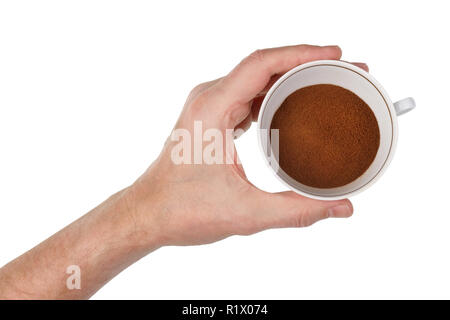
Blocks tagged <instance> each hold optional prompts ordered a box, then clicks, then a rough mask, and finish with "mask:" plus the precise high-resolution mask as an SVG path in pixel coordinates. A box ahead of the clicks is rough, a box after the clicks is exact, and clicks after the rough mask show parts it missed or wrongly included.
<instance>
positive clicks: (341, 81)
mask: <svg viewBox="0 0 450 320" xmlns="http://www.w3.org/2000/svg"><path fill="white" fill-rule="evenodd" d="M316 84H333V85H336V86H340V87H343V88H345V89H347V90H350V91H351V92H353V93H355V94H356V95H357V96H359V97H360V98H361V99H362V100H363V101H364V102H365V103H366V104H367V105H368V106H369V107H370V108H371V109H372V111H373V113H374V115H375V118H376V119H377V121H378V127H379V129H380V146H379V148H378V151H377V154H376V156H375V159H374V160H373V162H372V164H371V165H370V167H369V168H368V169H367V170H366V171H365V172H364V173H363V175H361V176H360V177H358V178H357V179H356V180H354V181H352V182H350V183H348V184H346V185H344V186H341V187H336V188H329V189H323V188H315V187H310V186H307V185H304V184H301V183H299V182H298V181H296V180H294V179H293V178H291V177H290V176H289V175H288V174H286V173H285V172H284V171H283V170H282V169H281V168H280V167H279V165H278V145H277V143H278V142H277V141H276V140H277V139H272V140H273V141H271V139H270V125H271V123H272V118H273V116H274V114H275V112H276V111H277V109H278V108H279V107H280V106H281V104H282V103H283V101H284V100H285V99H286V98H287V97H288V96H289V95H290V94H291V93H293V92H294V91H296V90H298V89H300V88H304V87H308V86H312V85H316ZM414 107H415V102H414V100H413V99H412V98H406V99H403V100H400V101H398V102H396V103H392V102H391V99H390V98H389V96H388V95H387V93H386V91H385V90H384V89H383V87H382V86H381V85H380V84H379V83H378V81H376V80H375V78H374V77H373V76H372V75H370V74H369V73H367V72H365V71H364V70H362V69H360V68H358V67H356V66H354V65H352V64H350V63H348V62H344V61H336V60H319V61H313V62H309V63H305V64H302V65H300V66H298V67H296V68H294V69H292V70H290V71H288V72H287V73H286V74H284V75H283V76H282V77H281V78H280V79H279V80H278V81H277V82H276V83H275V84H274V85H273V86H272V87H271V88H270V90H269V92H268V93H267V94H266V97H265V99H264V101H263V103H262V105H261V110H260V113H259V118H258V130H257V131H258V140H259V145H260V148H261V151H262V152H263V155H264V158H265V159H266V162H267V164H268V165H269V166H270V167H271V168H272V169H273V171H274V172H275V175H276V176H277V177H278V179H279V180H280V181H281V182H283V183H284V184H285V185H286V186H287V187H289V188H290V189H292V190H293V191H295V192H297V193H299V194H302V195H305V196H308V197H310V198H315V199H322V200H336V199H343V198H347V197H350V196H353V195H355V194H357V193H359V192H361V191H363V190H365V189H367V188H368V187H369V186H370V185H372V184H373V183H374V182H375V181H376V180H377V179H378V178H379V177H380V176H381V175H382V174H383V173H384V171H385V170H386V168H387V167H388V165H389V163H390V162H391V160H392V157H393V155H394V151H395V147H396V143H397V137H398V125H397V115H401V114H404V113H406V112H408V111H410V110H412V109H413V108H414Z"/></svg>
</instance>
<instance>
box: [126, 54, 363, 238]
mask: <svg viewBox="0 0 450 320" xmlns="http://www.w3.org/2000/svg"><path fill="white" fill-rule="evenodd" d="M340 57H341V50H340V48H339V47H337V46H326V47H319V46H309V45H298V46H290V47H282V48H273V49H264V50H258V51H255V52H254V53H252V54H251V55H249V56H248V57H246V58H245V59H244V60H243V61H242V62H241V63H240V64H239V65H238V66H236V67H235V68H234V69H233V70H232V71H231V72H230V73H229V74H228V75H227V76H225V77H223V78H220V79H217V80H214V81H210V82H206V83H202V84H200V85H198V86H197V87H195V88H194V89H193V90H192V92H191V93H190V95H189V97H188V99H187V101H186V104H185V106H184V108H183V111H182V112H181V115H180V117H179V119H178V122H177V123H176V125H175V129H174V132H175V131H176V130H179V129H184V130H185V131H184V132H186V133H189V134H190V136H191V137H193V139H195V132H194V131H195V128H194V127H195V126H194V122H195V121H201V126H202V129H203V132H205V131H206V130H208V129H216V130H218V131H219V132H221V133H222V136H223V137H226V136H227V130H228V133H229V132H230V129H233V130H236V129H241V130H246V129H248V128H249V127H250V125H251V122H252V121H253V120H256V118H257V115H258V112H259V108H260V105H261V102H262V100H263V99H264V94H265V92H266V91H267V90H268V88H270V86H271V85H272V84H273V82H274V81H276V80H277V79H278V78H279V77H280V76H281V75H282V74H283V73H285V72H286V71H288V70H289V69H291V68H293V67H295V66H297V65H300V64H302V63H305V62H309V61H313V60H322V59H330V60H337V59H340ZM355 64H356V65H358V66H360V67H361V68H363V69H366V70H367V66H366V65H365V64H358V63H355ZM203 132H202V133H201V134H203ZM200 137H201V136H200ZM200 139H201V138H200ZM177 144H178V142H177V141H173V139H168V141H167V142H166V144H165V146H164V148H163V150H162V152H161V155H160V156H159V158H158V159H157V160H156V161H155V162H154V163H153V164H152V165H151V166H150V168H149V169H148V170H147V171H146V172H145V173H144V174H143V175H142V176H141V177H140V178H139V179H138V180H137V181H136V182H135V183H134V184H133V185H132V186H131V187H130V188H128V190H127V194H128V196H127V197H128V198H129V199H131V200H129V201H128V202H129V203H131V207H132V208H133V217H134V219H135V226H136V229H135V231H136V232H137V234H139V235H141V238H142V240H143V241H144V242H145V241H146V240H145V239H147V238H148V237H149V235H150V234H152V237H151V238H153V239H154V238H155V235H157V238H158V239H159V242H160V243H159V244H160V245H193V244H204V243H210V242H214V241H218V240H221V239H223V238H226V237H228V236H231V235H250V234H253V233H256V232H259V231H262V230H265V229H269V228H281V227H305V226H309V225H311V224H313V223H315V222H317V221H319V220H322V219H326V218H329V217H336V218H340V217H349V216H351V215H352V212H353V207H352V204H351V203H350V201H349V200H339V201H320V200H314V199H310V198H307V197H303V196H300V195H298V194H296V193H294V192H292V191H287V192H280V193H268V192H265V191H262V190H260V189H258V188H256V187H255V186H253V185H252V184H251V183H250V182H249V181H248V180H247V178H246V175H245V172H244V169H243V167H242V165H240V163H239V161H238V157H237V155H236V152H235V147H234V143H231V146H230V144H228V147H227V146H226V145H227V143H226V142H223V150H224V152H223V158H224V161H223V162H224V163H222V164H216V163H214V164H206V163H204V162H203V163H200V164H186V163H183V164H175V163H174V161H173V154H174V148H176V146H177ZM204 146H205V142H201V147H202V150H203V148H204ZM183 152H186V151H183ZM194 153H195V151H193V152H192V153H191V155H189V154H188V155H187V156H188V158H189V160H191V159H192V158H194V157H195V155H194ZM183 155H184V154H183ZM225 158H226V159H227V160H229V159H232V161H228V162H227V161H226V160H225ZM192 162H194V161H193V160H192Z"/></svg>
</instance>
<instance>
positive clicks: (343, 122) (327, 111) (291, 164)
mask: <svg viewBox="0 0 450 320" xmlns="http://www.w3.org/2000/svg"><path fill="white" fill-rule="evenodd" d="M271 129H278V130H279V157H278V158H279V165H280V167H281V169H283V171H284V172H286V173H287V174H288V175H289V176H290V177H292V178H293V179H295V180H297V181H298V182H300V183H302V184H304V185H307V186H311V187H316V188H335V187H340V186H343V185H346V184H348V183H350V182H352V181H354V180H355V179H357V178H358V177H359V176H361V175H362V174H363V173H364V172H365V171H366V170H367V169H368V168H369V166H370V164H371V163H372V162H373V160H374V159H375V156H376V154H377V151H378V147H379V145H380V131H379V128H378V123H377V120H376V118H375V115H374V113H373V112H372V110H371V109H370V107H369V106H368V105H367V104H366V103H365V102H364V101H363V100H362V99H361V98H359V97H358V96H357V95H356V94H354V93H353V92H351V91H349V90H347V89H344V88H342V87H339V86H335V85H329V84H319V85H313V86H309V87H304V88H301V89H299V90H297V91H295V92H294V93H292V94H291V95H289V96H288V97H287V98H286V100H285V101H284V102H283V103H282V105H281V106H280V107H279V109H278V110H277V111H276V113H275V115H274V117H273V119H272V124H271Z"/></svg>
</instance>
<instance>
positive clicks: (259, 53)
mask: <svg viewBox="0 0 450 320" xmlns="http://www.w3.org/2000/svg"><path fill="white" fill-rule="evenodd" d="M264 56H265V50H264V49H257V50H255V51H253V52H252V53H250V55H249V56H248V60H256V61H258V62H261V61H263V60H264Z"/></svg>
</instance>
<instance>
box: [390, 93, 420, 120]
mask: <svg viewBox="0 0 450 320" xmlns="http://www.w3.org/2000/svg"><path fill="white" fill-rule="evenodd" d="M415 107H416V102H415V101H414V99H413V98H411V97H409V98H405V99H402V100H400V101H397V102H395V103H394V108H395V113H396V114H397V115H398V116H400V115H402V114H404V113H407V112H409V111H411V110H412V109H414V108H415Z"/></svg>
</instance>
